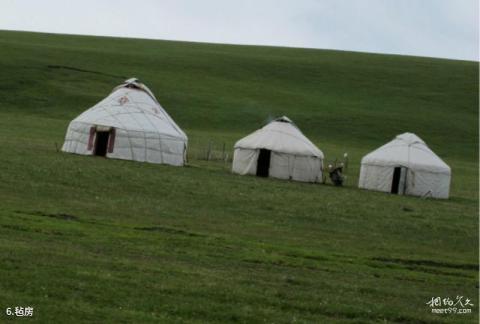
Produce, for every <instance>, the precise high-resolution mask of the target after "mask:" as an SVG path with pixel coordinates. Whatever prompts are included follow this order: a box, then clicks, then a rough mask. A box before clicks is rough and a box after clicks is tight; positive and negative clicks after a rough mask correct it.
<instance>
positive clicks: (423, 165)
mask: <svg viewBox="0 0 480 324" xmlns="http://www.w3.org/2000/svg"><path fill="white" fill-rule="evenodd" d="M450 176H451V170H450V167H449V166H448V165H447V164H446V163H445V162H443V161H442V159H440V158H439V157H438V156H437V155H436V154H435V153H434V152H433V151H432V150H430V148H428V146H427V145H426V144H425V142H424V141H423V140H422V139H421V138H419V137H418V136H417V135H415V134H413V133H404V134H401V135H398V136H397V137H395V139H393V140H392V141H391V142H389V143H387V144H385V145H383V146H382V147H380V148H378V149H377V150H375V151H373V152H371V153H369V154H367V155H365V156H364V157H363V159H362V162H361V169H360V179H359V187H360V188H365V189H371V190H378V191H384V192H391V193H395V194H406V195H413V196H425V197H434V198H448V195H449V191H450Z"/></svg>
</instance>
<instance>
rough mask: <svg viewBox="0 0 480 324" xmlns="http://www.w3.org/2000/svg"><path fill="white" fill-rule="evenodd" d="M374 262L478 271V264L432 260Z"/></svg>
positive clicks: (375, 259)
mask: <svg viewBox="0 0 480 324" xmlns="http://www.w3.org/2000/svg"><path fill="white" fill-rule="evenodd" d="M372 260H373V261H381V262H386V263H396V264H402V265H407V266H427V267H435V268H450V269H459V270H475V271H477V270H478V264H468V263H463V264H458V263H449V262H438V261H432V260H407V259H396V258H383V257H377V258H372Z"/></svg>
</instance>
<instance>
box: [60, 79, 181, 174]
mask: <svg viewBox="0 0 480 324" xmlns="http://www.w3.org/2000/svg"><path fill="white" fill-rule="evenodd" d="M187 142H188V139H187V135H185V133H184V132H183V131H182V129H180V127H178V125H177V124H176V123H175V122H174V121H173V119H172V118H171V117H170V116H169V115H168V114H167V112H166V111H165V110H164V109H163V108H162V106H161V105H160V103H159V102H158V101H157V99H156V98H155V96H154V95H153V93H152V92H151V91H150V89H148V88H147V86H145V85H144V84H142V83H140V82H139V81H138V80H137V79H129V80H127V81H125V82H124V83H123V84H121V85H119V86H118V87H116V88H114V89H113V91H112V93H110V95H109V96H108V97H106V98H105V99H103V100H102V101H100V102H99V103H97V104H96V105H95V106H93V107H92V108H90V109H88V110H86V111H85V112H83V113H82V114H81V115H80V116H78V117H77V118H75V119H74V120H72V121H71V122H70V125H69V126H68V129H67V134H66V136H65V143H64V144H63V147H62V151H64V152H69V153H76V154H83V155H98V156H105V157H108V158H114V159H124V160H134V161H142V162H151V163H165V164H170V165H178V166H181V165H183V164H184V163H185V158H186V150H187Z"/></svg>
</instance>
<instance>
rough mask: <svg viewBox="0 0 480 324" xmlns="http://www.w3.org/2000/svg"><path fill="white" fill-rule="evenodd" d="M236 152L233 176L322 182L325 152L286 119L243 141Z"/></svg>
mask: <svg viewBox="0 0 480 324" xmlns="http://www.w3.org/2000/svg"><path fill="white" fill-rule="evenodd" d="M234 150H235V151H234V155H233V168H232V171H233V172H234V173H238V174H242V175H245V174H251V175H257V176H260V177H273V178H278V179H289V180H296V181H304V182H321V181H322V167H323V153H322V151H320V150H319V149H318V148H317V147H316V146H315V144H313V143H312V142H310V140H309V139H308V138H306V137H305V135H303V134H302V132H301V131H300V130H299V129H298V128H297V126H295V124H294V123H293V122H292V121H291V120H290V119H288V118H287V117H285V116H284V117H280V118H277V119H275V120H273V121H272V122H270V123H269V124H267V125H266V126H264V127H263V128H261V129H259V130H257V131H256V132H254V133H252V134H250V135H248V136H247V137H244V138H242V139H241V140H239V141H238V142H237V143H235V146H234Z"/></svg>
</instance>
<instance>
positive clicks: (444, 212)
mask: <svg viewBox="0 0 480 324" xmlns="http://www.w3.org/2000/svg"><path fill="white" fill-rule="evenodd" d="M0 58H1V60H0V72H1V73H0V144H1V145H0V278H1V280H0V310H1V311H2V312H4V309H5V308H6V307H15V306H33V307H35V309H34V317H33V319H34V320H36V321H38V322H42V323H49V322H60V323H64V322H67V321H72V322H92V321H93V322H137V323H140V322H192V323H205V322H218V323H225V322H244V323H255V322H269V323H283V322H301V323H319V322H352V323H353V322H355V323H359V322H365V323H366V322H384V321H387V322H402V323H403V322H415V323H418V322H420V323H421V322H423V323H430V322H457V321H460V322H465V323H477V322H478V315H477V314H478V194H479V190H478V63H474V62H466V61H449V60H440V59H431V58H418V57H405V56H392V55H374V54H363V53H351V52H336V51H321V50H307V49H288V48H274V47H252V46H227V45H211V44H196V43H181V42H166V41H150V40H134V39H116V38H100V37H80V36H61V35H46V34H34V33H19V32H0ZM52 65H57V66H67V67H72V68H76V69H83V70H87V71H91V72H80V71H75V70H72V69H62V68H60V69H59V68H51V67H49V66H52ZM93 72H95V73H93ZM131 76H136V77H138V78H140V79H141V80H143V81H144V82H145V83H146V84H147V85H148V86H149V87H150V88H151V89H152V91H153V92H154V93H155V94H156V96H157V98H158V99H159V100H160V102H161V103H162V105H163V106H164V107H165V108H166V109H167V111H168V112H169V113H170V114H171V115H172V117H173V118H174V119H175V120H176V121H177V122H178V124H179V125H180V126H181V127H182V128H183V129H184V130H185V131H186V132H187V135H188V136H189V140H190V148H189V150H190V152H189V158H190V165H189V166H188V167H185V168H175V167H169V166H164V165H152V164H145V163H133V162H129V161H120V160H105V159H101V158H93V157H83V156H77V155H71V154H63V153H58V152H56V149H55V143H57V145H61V144H62V142H63V137H64V134H65V130H66V127H67V125H68V122H69V121H70V120H71V119H73V118H74V117H75V116H76V115H78V114H79V113H81V112H82V111H84V110H85V109H87V108H88V107H90V106H92V105H93V104H95V103H96V102H97V101H99V100H100V99H101V98H103V97H104V96H105V95H106V94H108V93H109V92H110V91H111V89H112V88H113V87H114V86H116V85H117V84H119V83H120V82H121V81H123V78H124V77H131ZM279 115H287V116H289V117H290V118H292V119H293V120H294V121H295V122H296V123H297V124H298V126H299V127H300V128H301V129H302V130H303V131H304V133H305V134H306V135H307V136H308V137H309V138H311V139H312V141H313V142H315V143H316V144H317V145H318V147H319V148H320V149H322V150H323V152H324V153H325V155H326V156H327V160H333V159H334V158H335V157H339V156H341V155H342V154H343V152H345V151H347V152H349V156H350V170H349V173H348V180H347V186H345V187H343V188H336V187H333V186H330V185H313V184H303V183H295V182H288V181H278V180H274V179H259V178H255V177H242V176H237V175H233V174H231V173H230V165H229V163H223V162H218V161H213V162H212V161H210V162H207V161H204V160H202V159H201V158H200V157H201V156H202V154H203V152H204V150H205V148H206V147H207V145H208V142H209V141H212V142H213V143H215V149H216V150H219V149H220V148H221V146H222V145H223V143H225V144H226V147H227V148H228V152H229V154H230V156H231V152H232V146H233V143H234V142H235V141H236V140H238V139H239V138H241V137H243V136H244V135H246V134H248V133H250V132H252V131H254V130H255V129H257V128H258V127H260V126H261V125H262V124H263V123H264V122H265V121H266V120H267V119H268V118H270V117H274V116H279ZM405 131H410V132H415V133H417V135H419V136H420V137H422V138H423V139H424V140H425V141H426V142H427V143H428V144H429V146H430V147H431V148H432V149H433V150H434V151H435V152H437V153H438V154H439V155H440V156H441V157H442V158H443V159H444V160H445V161H446V162H447V163H448V164H449V165H450V166H451V167H452V173H453V179H452V188H451V198H450V199H449V200H445V201H441V200H422V199H419V198H414V197H402V196H393V195H387V194H383V193H377V192H369V191H363V190H359V189H357V188H356V183H357V180H358V171H359V161H360V159H361V157H362V156H363V155H364V154H366V153H367V152H369V151H371V150H373V149H375V148H376V147H378V146H379V145H382V144H384V143H385V142H387V141H389V140H390V139H391V138H392V137H393V136H395V135H396V134H397V133H402V132H405ZM457 295H463V296H465V297H468V298H470V299H472V301H473V303H474V305H475V306H474V307H473V308H472V312H473V314H469V315H434V314H431V310H430V309H429V307H428V306H427V305H426V303H427V301H429V300H430V299H431V298H432V297H434V296H440V297H451V298H455V296H457ZM7 319H8V317H7V316H6V315H4V314H2V315H0V322H3V321H4V320H7Z"/></svg>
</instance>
